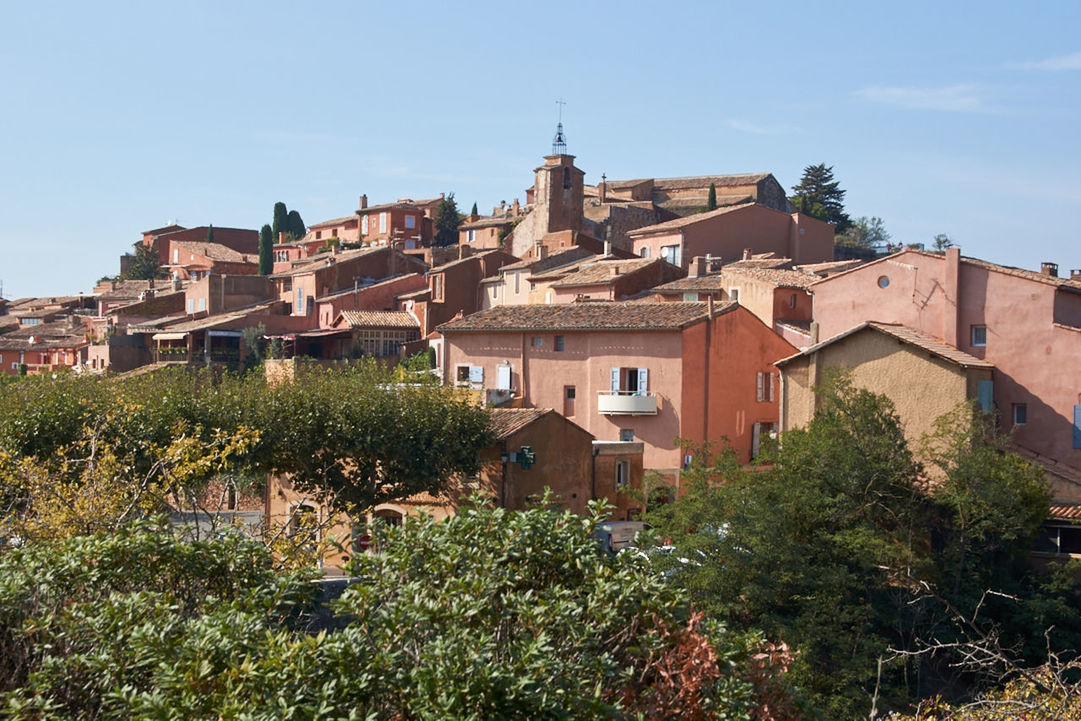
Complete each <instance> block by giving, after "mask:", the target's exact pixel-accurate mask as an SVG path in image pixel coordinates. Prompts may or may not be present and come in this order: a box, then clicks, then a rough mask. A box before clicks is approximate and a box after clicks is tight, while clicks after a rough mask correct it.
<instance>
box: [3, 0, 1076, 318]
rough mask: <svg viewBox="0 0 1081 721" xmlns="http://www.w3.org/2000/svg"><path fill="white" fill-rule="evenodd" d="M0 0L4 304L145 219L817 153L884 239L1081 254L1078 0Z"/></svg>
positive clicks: (73, 270) (479, 197)
mask: <svg viewBox="0 0 1081 721" xmlns="http://www.w3.org/2000/svg"><path fill="white" fill-rule="evenodd" d="M885 5H886V4H884V3H868V2H866V1H862V2H851V3H821V4H819V3H807V2H799V3H789V2H771V3H749V2H746V1H745V0H743V1H741V2H722V1H714V2H678V1H676V2H669V3H636V2H621V3H618V4H617V3H602V2H589V1H588V0H587V1H585V2H583V1H581V0H579V1H578V2H562V1H560V0H550V1H548V2H544V3H519V2H509V3H508V2H504V3H486V2H472V3H452V2H430V3H429V2H422V1H415V2H410V3H392V2H378V3H376V2H335V1H334V0H327V1H324V2H319V3H286V2H273V1H260V2H242V1H236V2H221V0H217V1H215V2H200V1H199V0H186V1H185V2H183V3H180V2H172V3H164V2H161V3H148V2H127V3H117V2H108V1H107V0H105V1H101V2H95V3H84V2H79V3H76V2H22V1H20V2H15V1H14V0H0V19H2V20H0V98H3V101H4V102H3V106H2V107H3V111H2V112H0V282H2V284H3V285H2V295H3V297H6V298H9V299H13V298H19V297H23V296H30V295H36V296H48V295H59V294H69V293H77V292H80V291H84V292H89V291H90V290H91V289H92V287H93V286H94V284H95V282H96V281H97V280H98V278H100V277H102V276H105V275H113V274H115V273H117V272H118V270H119V256H120V255H121V254H122V253H124V252H126V251H130V250H131V246H132V244H133V243H134V242H135V241H137V240H139V238H140V237H141V233H142V231H144V230H148V229H151V228H156V227H160V226H163V225H165V224H167V223H169V222H173V221H175V222H178V223H180V224H181V225H184V226H186V227H193V226H199V225H206V224H211V223H212V224H214V225H216V226H219V227H241V228H254V229H258V228H259V227H261V226H262V225H263V224H264V223H269V222H271V219H272V210H273V205H274V203H275V202H276V201H283V202H285V203H286V204H287V205H288V206H289V208H290V209H295V210H297V211H299V212H300V214H301V216H302V217H303V218H304V220H305V222H307V223H309V224H310V223H315V222H319V221H322V220H328V219H331V218H337V217H341V216H346V215H351V214H352V213H353V212H354V210H355V209H356V208H357V199H358V197H359V196H360V194H362V193H365V194H367V196H368V198H369V202H371V203H373V204H374V203H380V202H388V201H392V200H396V199H398V198H405V197H411V198H430V197H434V196H437V195H438V194H439V193H440V192H453V193H454V194H455V197H456V198H457V200H458V201H459V208H460V209H462V210H463V211H468V209H469V207H470V206H471V205H472V204H473V203H474V202H476V203H477V205H478V206H479V208H480V210H481V212H482V213H485V212H490V208H491V207H492V206H494V205H498V204H499V202H500V201H501V200H506V201H507V202H508V203H509V202H511V201H512V200H513V199H514V198H515V197H517V198H519V200H520V201H522V202H524V200H525V188H527V187H528V186H530V185H531V184H532V182H533V175H532V171H533V168H535V167H536V166H537V165H538V164H540V162H541V158H542V157H543V156H544V155H545V154H547V153H549V152H551V140H552V135H553V134H554V131H555V124H556V122H557V119H558V112H559V110H560V106H559V105H557V103H556V101H557V100H558V99H563V100H564V101H565V102H566V105H565V106H563V107H562V112H563V123H564V127H565V130H566V135H567V147H568V151H567V152H569V153H570V154H572V155H575V156H576V161H575V164H576V165H577V166H578V167H579V168H581V169H582V170H584V171H585V173H586V182H587V183H590V184H595V183H597V182H598V181H599V180H600V176H601V174H602V173H604V174H606V175H607V177H608V179H609V180H620V179H629V178H640V177H673V176H684V175H706V174H724V173H746V172H771V173H773V174H774V176H775V177H776V178H777V179H778V181H780V183H781V184H782V185H783V186H784V187H786V188H791V186H793V185H795V184H796V183H798V182H799V179H800V176H801V174H802V172H803V169H804V168H805V167H807V166H809V165H813V164H818V163H825V164H826V165H829V166H832V167H833V172H834V175H835V178H836V179H837V180H838V181H839V182H840V184H841V187H842V188H843V189H845V190H846V191H847V196H846V198H845V206H846V209H847V211H848V213H849V214H850V215H852V216H853V217H858V216H878V217H880V218H882V219H883V221H884V223H885V226H886V229H887V230H888V231H889V232H890V233H891V235H892V240H893V242H904V243H916V242H924V243H928V244H930V243H931V241H932V239H933V238H934V236H935V235H937V234H939V233H946V234H948V235H949V236H950V237H951V238H952V239H953V240H954V241H956V242H957V243H958V244H959V245H960V246H961V249H962V252H963V253H964V254H965V255H971V256H975V257H979V258H984V259H986V260H990V261H993V262H997V263H1003V264H1006V265H1014V266H1019V267H1024V268H1032V269H1036V268H1039V265H1040V263H1041V262H1043V261H1052V262H1057V263H1059V265H1060V272H1063V273H1065V272H1068V270H1069V269H1070V268H1081V243H1079V240H1081V234H1079V232H1078V218H1081V133H1079V132H1078V131H1079V129H1081V35H1079V34H1078V32H1077V29H1078V27H1081V2H1078V1H1077V0H1074V1H1073V2H1038V3H1016V2H1010V3H1006V2H988V1H982V2H955V3H943V2H941V0H939V1H938V2H934V3H923V2H906V3H889V4H888V5H889V6H888V7H884V6H885Z"/></svg>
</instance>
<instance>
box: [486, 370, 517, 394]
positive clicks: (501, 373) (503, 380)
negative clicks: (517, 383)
mask: <svg viewBox="0 0 1081 721" xmlns="http://www.w3.org/2000/svg"><path fill="white" fill-rule="evenodd" d="M478 368H479V366H478ZM481 370H482V371H483V370H484V369H483V368H481ZM495 387H496V390H500V391H507V392H510V390H511V369H510V366H509V365H501V366H497V367H496V369H495Z"/></svg>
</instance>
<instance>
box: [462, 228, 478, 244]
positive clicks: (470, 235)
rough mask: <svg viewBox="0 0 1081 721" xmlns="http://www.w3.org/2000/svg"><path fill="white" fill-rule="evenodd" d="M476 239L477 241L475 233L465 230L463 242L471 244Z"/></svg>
mask: <svg viewBox="0 0 1081 721" xmlns="http://www.w3.org/2000/svg"><path fill="white" fill-rule="evenodd" d="M476 239H477V231H475V230H467V231H465V242H467V243H472V242H473V241H474V240H476Z"/></svg>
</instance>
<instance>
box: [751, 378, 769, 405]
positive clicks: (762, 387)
mask: <svg viewBox="0 0 1081 721" xmlns="http://www.w3.org/2000/svg"><path fill="white" fill-rule="evenodd" d="M764 375H765V373H763V372H762V371H758V373H757V374H755V386H754V399H755V400H756V401H759V402H761V401H764V400H766V379H765V378H763V376H764Z"/></svg>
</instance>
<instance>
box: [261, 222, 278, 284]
mask: <svg viewBox="0 0 1081 721" xmlns="http://www.w3.org/2000/svg"><path fill="white" fill-rule="evenodd" d="M273 267H274V231H272V230H271V229H270V226H269V225H264V226H263V227H262V228H260V229H259V275H270V271H271V269H272V268H273Z"/></svg>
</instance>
